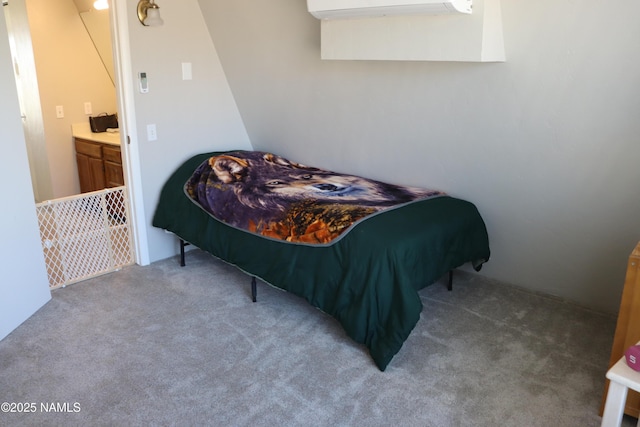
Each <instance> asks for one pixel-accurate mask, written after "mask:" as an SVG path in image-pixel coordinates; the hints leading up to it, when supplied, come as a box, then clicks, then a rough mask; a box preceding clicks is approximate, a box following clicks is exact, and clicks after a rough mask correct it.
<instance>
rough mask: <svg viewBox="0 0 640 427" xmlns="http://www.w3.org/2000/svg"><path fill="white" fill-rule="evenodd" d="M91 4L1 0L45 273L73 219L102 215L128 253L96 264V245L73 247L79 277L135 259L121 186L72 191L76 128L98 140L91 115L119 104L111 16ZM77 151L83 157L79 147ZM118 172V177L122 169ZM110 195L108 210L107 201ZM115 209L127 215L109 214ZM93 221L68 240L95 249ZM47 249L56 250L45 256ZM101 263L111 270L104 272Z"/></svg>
mask: <svg viewBox="0 0 640 427" xmlns="http://www.w3.org/2000/svg"><path fill="white" fill-rule="evenodd" d="M92 5H93V0H59V1H56V2H51V1H50V0H9V1H6V0H5V1H3V6H5V17H6V18H7V27H8V30H9V41H10V46H11V51H12V57H13V62H14V72H15V75H16V85H17V87H18V93H19V99H20V107H21V111H22V119H23V125H24V126H23V128H24V130H25V139H26V140H27V153H28V157H29V164H30V167H31V177H32V182H33V190H34V196H35V199H36V200H35V202H36V210H37V212H38V217H39V220H40V225H41V229H40V233H41V237H42V244H43V252H44V253H45V259H47V261H48V262H47V268H48V270H49V271H50V272H51V271H56V270H59V269H60V268H61V265H62V264H61V263H60V259H61V257H60V256H58V255H60V254H61V253H62V251H61V250H60V248H53V249H52V245H53V242H62V243H61V244H62V245H63V246H64V245H68V243H69V241H70V240H69V239H68V238H66V237H65V238H62V240H60V239H58V238H56V239H52V238H51V236H62V235H63V234H64V233H63V231H64V230H74V228H77V227H78V225H79V224H83V225H86V224H92V223H93V222H92V221H94V219H95V218H100V219H98V220H97V222H96V223H97V224H101V225H102V226H103V229H104V231H105V232H106V233H107V234H110V235H114V234H117V236H118V238H117V240H118V245H117V247H118V248H120V247H122V248H126V249H127V250H126V251H124V250H122V251H121V250H120V249H118V248H116V252H117V251H120V252H122V253H127V256H124V255H118V256H117V257H116V258H117V262H115V263H114V262H112V261H113V259H112V260H111V261H99V262H97V261H96V253H99V252H101V251H100V250H98V251H94V250H93V249H87V250H82V251H78V250H75V249H74V250H73V251H71V252H70V251H66V252H67V253H73V256H72V257H70V256H66V259H67V260H68V261H69V260H71V258H73V263H75V264H78V263H80V264H85V266H82V267H77V268H76V267H74V268H76V269H77V270H79V271H80V270H81V271H85V273H83V274H82V275H80V276H79V277H80V278H83V277H84V278H88V277H91V276H92V275H96V274H103V273H104V272H108V271H112V270H114V269H118V268H120V267H122V266H123V265H127V264H131V263H133V262H134V255H133V248H134V245H133V244H132V230H131V226H130V218H131V217H132V215H130V214H129V211H130V210H129V207H128V205H129V203H128V198H127V197H126V196H127V191H126V188H124V187H119V188H114V189H113V191H111V190H105V191H103V192H100V194H98V193H87V194H85V195H78V194H79V193H80V187H81V186H80V174H79V173H78V172H79V168H78V166H79V163H80V160H81V159H80V157H79V156H78V153H77V152H76V149H75V145H77V143H76V140H77V133H78V132H80V133H81V136H82V138H84V140H85V141H86V140H87V139H90V140H91V141H89V142H96V140H97V143H98V144H99V145H101V144H102V142H103V141H102V140H101V139H100V138H101V136H100V135H99V134H93V133H92V132H90V128H89V117H90V116H95V115H99V114H100V113H103V112H104V113H113V112H115V111H116V110H117V102H116V85H115V78H114V70H113V68H114V67H113V54H112V52H111V34H110V33H109V31H110V28H111V25H110V22H109V19H110V18H109V17H110V14H109V11H108V10H105V11H97V10H94V9H92V7H91V6H92ZM105 31H106V34H105ZM100 32H102V34H100ZM105 49H106V50H105ZM114 133H115V135H114ZM105 137H106V138H103V139H107V140H108V141H107V144H111V143H114V141H115V144H116V147H115V148H117V151H118V153H119V152H120V146H119V144H120V137H119V135H117V133H116V132H112V133H111V135H105ZM99 145H97V146H99ZM113 151H114V150H110V151H109V153H112V152H113ZM81 154H82V157H83V158H84V157H86V156H85V155H84V154H85V153H81ZM120 160H121V159H120ZM106 163H107V161H106V160H105V164H106ZM111 163H114V162H111ZM116 163H117V162H115V163H114V164H116ZM109 164H110V163H109ZM120 164H122V162H121V161H120ZM121 167H122V166H121ZM120 175H123V174H122V171H121V172H120ZM94 189H96V188H94ZM96 190H97V189H96ZM116 199H117V200H118V202H117V206H116V208H114V207H113V206H112V204H113V203H112V202H113V201H114V200H116ZM94 200H98V202H94ZM69 206H73V207H72V208H69ZM59 207H64V209H63V210H65V211H66V212H67V215H61V214H60V212H61V210H60V209H58V208H59ZM61 209H62V208H61ZM69 212H72V214H69ZM114 212H116V213H117V212H120V213H122V212H127V213H126V214H120V215H119V214H116V215H114ZM103 216H104V219H103ZM65 221H70V222H65ZM52 225H55V227H56V228H52ZM97 227H98V226H96V227H94V226H90V227H89V228H90V231H91V232H90V233H76V234H75V235H74V237H73V238H72V240H73V241H75V242H76V243H74V245H75V246H76V247H78V246H79V245H80V246H86V247H88V248H94V247H95V246H91V245H92V243H91V241H93V242H95V233H94V231H95V230H97ZM114 227H116V228H114ZM114 230H115V231H114ZM122 230H125V232H123V231H122ZM124 237H126V240H125V241H123V238H124ZM83 239H84V240H83ZM103 240H104V239H103ZM109 240H110V238H107V240H106V241H109ZM81 241H82V242H81ZM111 243H113V242H111ZM87 245H88V246H87ZM98 246H103V247H108V246H109V245H106V246H105V245H98ZM129 249H131V251H129ZM106 253H107V255H109V254H111V255H113V250H112V249H108V250H106ZM51 254H56V256H54V257H48V255H51ZM105 262H107V264H109V265H111V266H112V268H111V267H109V268H108V269H106V270H105V268H104V265H105ZM67 264H68V263H67ZM65 269H66V270H68V268H67V267H65ZM92 269H94V270H96V271H92ZM65 275H66V276H69V275H68V274H66V273H65ZM71 276H74V277H72V281H77V280H78V276H77V275H71ZM51 277H52V276H51V275H50V279H51ZM60 283H61V282H60V280H55V281H52V280H50V285H51V287H52V288H53V287H58V286H59V285H60ZM66 283H68V280H67V281H65V284H66Z"/></svg>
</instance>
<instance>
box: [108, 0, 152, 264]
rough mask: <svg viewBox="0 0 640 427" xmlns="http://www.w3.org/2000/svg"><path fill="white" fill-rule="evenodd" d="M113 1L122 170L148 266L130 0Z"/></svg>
mask: <svg viewBox="0 0 640 427" xmlns="http://www.w3.org/2000/svg"><path fill="white" fill-rule="evenodd" d="M110 3H111V4H110V6H111V7H110V12H109V13H110V18H111V19H110V26H111V44H112V46H113V61H114V64H113V65H114V71H115V75H116V76H115V77H116V82H115V83H116V96H117V102H118V111H119V113H118V114H119V116H118V125H119V127H120V143H121V148H122V149H121V151H122V157H123V158H122V161H123V169H124V170H123V171H124V174H125V182H126V184H127V193H128V197H129V207H130V212H131V216H132V218H131V227H132V231H133V233H132V234H133V240H134V247H135V254H136V263H137V264H139V265H148V264H149V263H150V260H149V245H148V237H147V226H146V219H145V218H146V215H145V209H144V198H143V193H142V177H141V173H140V165H141V162H140V151H139V149H138V147H139V145H138V138H137V134H138V132H137V127H136V111H135V103H134V94H135V81H134V78H133V76H134V73H133V67H132V63H131V43H130V42H129V25H128V18H129V14H128V8H127V0H111V2H110ZM136 19H137V18H136Z"/></svg>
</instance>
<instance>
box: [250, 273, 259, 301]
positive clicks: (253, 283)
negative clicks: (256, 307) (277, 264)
mask: <svg viewBox="0 0 640 427" xmlns="http://www.w3.org/2000/svg"><path fill="white" fill-rule="evenodd" d="M257 294H258V290H257V288H256V278H255V276H252V277H251V301H253V302H256V300H257Z"/></svg>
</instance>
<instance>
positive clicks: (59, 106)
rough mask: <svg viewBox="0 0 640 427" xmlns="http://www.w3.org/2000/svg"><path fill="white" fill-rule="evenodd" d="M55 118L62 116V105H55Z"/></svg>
mask: <svg viewBox="0 0 640 427" xmlns="http://www.w3.org/2000/svg"><path fill="white" fill-rule="evenodd" d="M56 118H58V119H62V118H64V107H63V106H62V105H56Z"/></svg>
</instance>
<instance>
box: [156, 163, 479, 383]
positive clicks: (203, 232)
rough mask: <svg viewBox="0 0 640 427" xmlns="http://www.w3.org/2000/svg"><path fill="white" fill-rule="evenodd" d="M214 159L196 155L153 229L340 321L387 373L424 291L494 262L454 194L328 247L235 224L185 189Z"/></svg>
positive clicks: (169, 185)
mask: <svg viewBox="0 0 640 427" xmlns="http://www.w3.org/2000/svg"><path fill="white" fill-rule="evenodd" d="M214 154H216V153H205V154H200V155H197V156H194V157H192V158H191V159H189V160H187V161H186V162H185V163H183V164H182V165H181V166H180V167H179V168H178V169H177V170H176V171H175V172H174V173H173V175H172V176H171V177H170V178H169V180H168V181H167V182H166V183H165V186H164V188H163V190H162V192H161V195H160V199H159V202H158V206H157V208H156V212H155V215H154V218H153V225H154V226H155V227H159V228H162V229H165V230H168V231H170V232H172V233H174V234H176V235H177V236H179V237H180V238H182V239H183V240H185V241H187V242H189V243H191V244H193V245H195V246H197V247H199V248H200V249H202V250H204V251H207V252H209V253H211V254H212V255H214V256H216V257H218V258H220V259H222V260H224V261H226V262H228V263H231V264H233V265H235V266H237V267H238V268H240V269H241V270H243V271H245V272H248V273H249V274H251V275H254V276H256V277H258V278H260V279H261V280H263V281H265V282H267V283H269V284H271V285H273V286H276V287H278V288H281V289H284V290H286V291H288V292H291V293H293V294H295V295H298V296H300V297H302V298H304V299H305V300H307V301H308V302H309V303H310V304H312V305H313V306H315V307H318V308H319V309H321V310H322V311H324V312H326V313H327V314H329V315H331V316H333V317H334V318H335V319H337V320H338V321H339V322H340V324H341V325H342V326H343V328H344V329H345V331H346V333H347V334H348V335H349V336H350V337H351V338H352V339H354V340H355V341H356V342H358V343H362V344H364V345H365V346H366V347H367V348H368V349H369V353H370V355H371V357H372V358H373V360H374V362H375V363H376V365H377V366H378V368H379V369H380V370H382V371H384V370H385V368H386V367H387V365H388V364H389V362H390V361H391V359H392V358H393V356H394V355H395V354H396V353H397V352H398V351H399V350H400V348H401V347H402V345H403V343H404V341H405V340H406V339H407V337H408V336H409V334H410V333H411V331H412V330H413V328H414V327H415V325H416V323H417V322H418V319H419V317H420V312H421V310H422V303H421V301H420V297H419V295H418V290H420V289H422V288H424V287H426V286H428V285H430V284H431V283H433V282H435V281H436V280H438V279H439V278H440V277H442V276H443V275H444V274H445V273H447V272H448V271H449V270H451V269H453V268H456V267H459V266H461V265H462V264H464V263H466V262H472V263H473V264H474V266H478V265H481V263H483V262H486V261H487V260H488V259H489V254H490V250H489V242H488V236H487V231H486V227H485V224H484V222H483V220H482V218H481V216H480V214H479V213H478V211H477V209H476V207H475V206H474V205H473V204H472V203H469V202H467V201H464V200H460V199H456V198H453V197H449V196H442V197H438V198H434V199H428V200H425V201H419V202H415V203H412V204H409V205H407V206H404V207H401V208H398V209H394V210H390V211H388V212H384V213H381V214H379V215H375V216H373V217H371V218H370V219H367V220H365V221H363V222H361V223H359V224H358V225H357V226H356V227H355V228H354V229H353V230H352V231H351V232H349V233H348V234H347V235H346V236H344V238H342V239H340V240H339V241H337V242H336V243H334V244H332V245H330V246H322V247H315V246H306V245H292V244H290V243H286V242H279V241H276V240H273V239H267V238H263V237H260V236H257V235H255V234H253V233H250V232H247V231H243V230H240V229H237V228H233V227H231V226H228V225H226V224H224V223H222V222H220V221H218V220H216V219H215V218H213V217H212V216H211V215H209V214H208V213H207V212H205V211H204V210H202V209H201V208H199V207H198V206H197V205H196V204H194V203H193V202H192V201H191V200H190V199H189V197H187V195H186V194H185V192H184V189H183V188H184V185H185V183H186V182H187V180H188V179H189V177H190V176H191V174H192V173H193V171H194V170H195V169H196V168H197V167H198V166H199V165H200V164H201V163H202V162H203V161H204V160H205V159H207V158H208V157H211V156H212V155H214Z"/></svg>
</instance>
